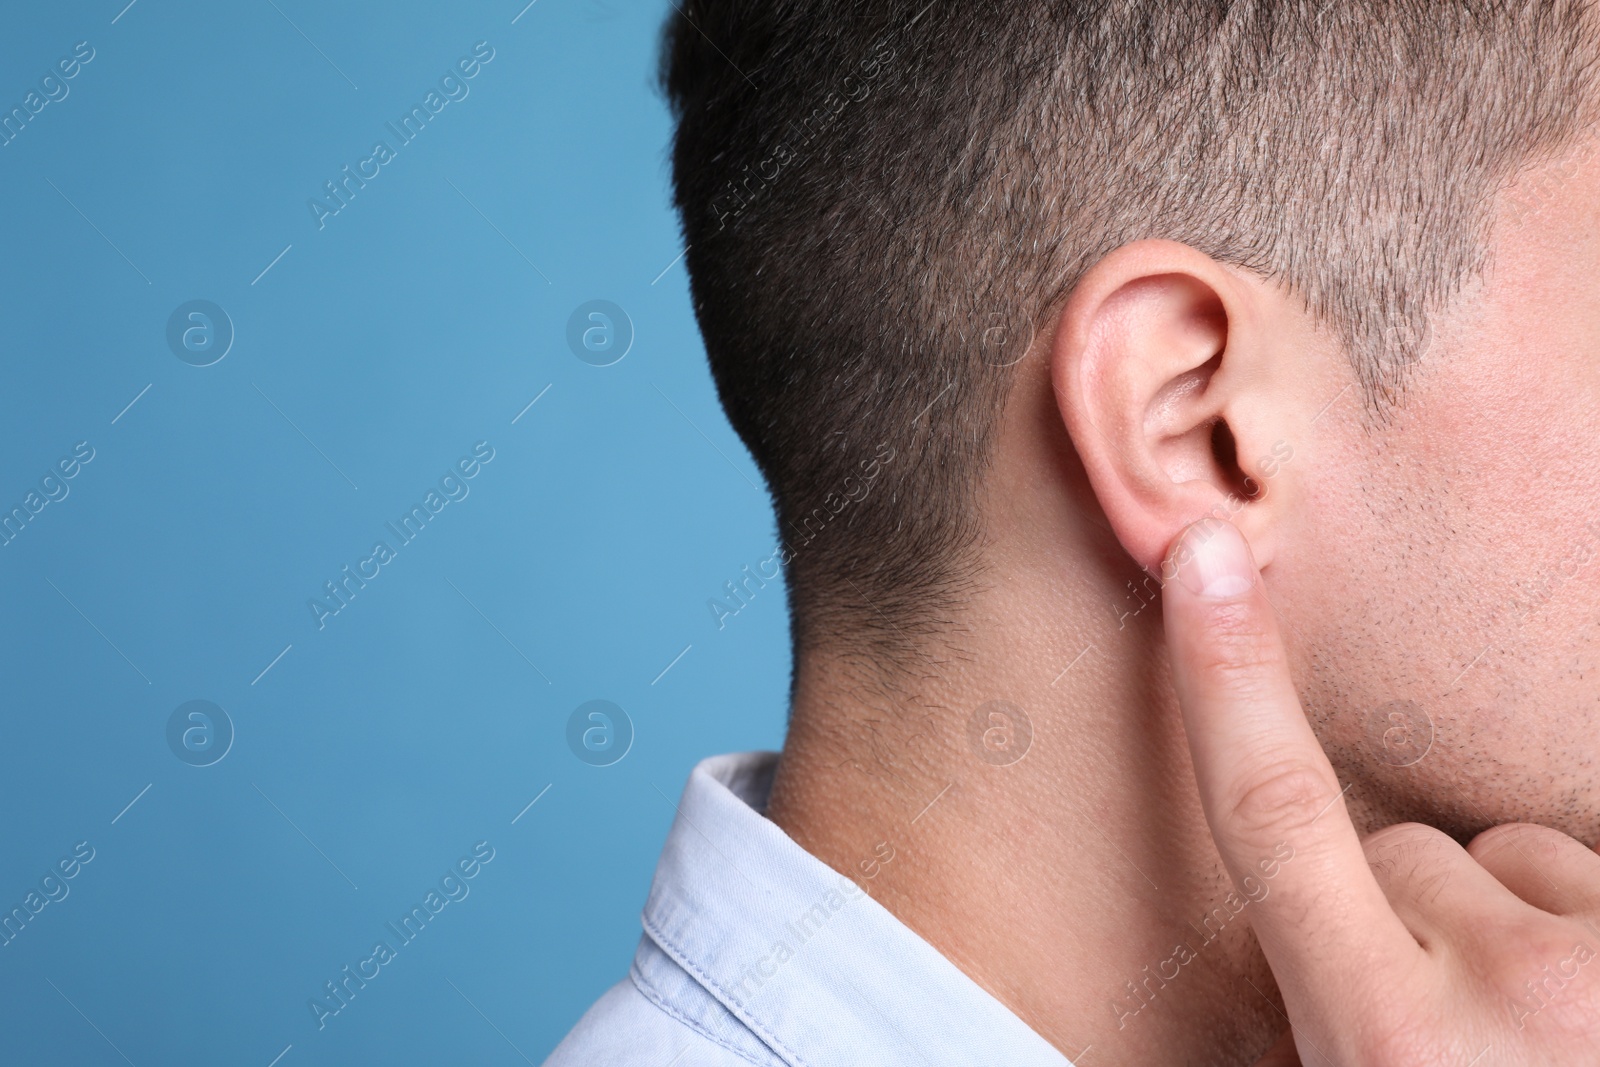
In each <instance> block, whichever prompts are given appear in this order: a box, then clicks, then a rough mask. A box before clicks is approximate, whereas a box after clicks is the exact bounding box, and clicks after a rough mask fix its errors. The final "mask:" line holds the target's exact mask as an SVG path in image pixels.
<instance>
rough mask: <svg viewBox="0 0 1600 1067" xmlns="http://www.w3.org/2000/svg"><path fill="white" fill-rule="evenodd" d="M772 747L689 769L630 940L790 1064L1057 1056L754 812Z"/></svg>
mask: <svg viewBox="0 0 1600 1067" xmlns="http://www.w3.org/2000/svg"><path fill="white" fill-rule="evenodd" d="M777 758H778V757H777V755H776V753H771V752H753V753H742V754H737V755H729V756H716V757H713V758H711V759H708V760H705V761H704V762H702V763H701V764H700V765H699V766H698V767H696V768H695V769H694V772H693V773H692V774H691V775H690V777H689V784H688V785H687V786H686V787H685V788H684V793H683V799H682V801H681V802H680V803H679V804H678V805H677V808H678V817H677V820H676V821H675V822H674V823H673V827H672V831H671V833H670V834H669V835H668V837H667V843H666V847H665V849H664V850H663V853H662V858H661V863H660V865H659V866H658V867H657V869H656V876H655V882H654V885H653V886H652V888H651V891H650V897H649V900H648V901H647V902H646V904H645V909H644V916H643V921H644V928H645V933H646V936H647V937H649V938H650V939H651V940H652V941H653V942H655V944H657V945H658V946H660V948H661V949H662V951H664V952H665V953H667V955H669V956H671V957H672V958H673V959H674V960H676V961H677V963H678V964H679V966H681V967H683V968H684V970H685V971H686V972H687V973H688V974H689V975H691V976H693V978H694V979H695V980H696V981H697V982H698V983H699V984H700V985H701V986H702V987H703V988H704V989H705V990H706V992H707V993H709V994H710V995H711V996H712V997H714V998H715V999H716V1000H718V1001H720V1002H721V1003H722V1004H723V1006H724V1007H726V1008H727V1009H728V1010H729V1011H730V1012H732V1013H733V1014H734V1016H736V1017H737V1018H738V1019H739V1020H740V1021H741V1022H742V1023H743V1024H744V1025H745V1026H747V1027H749V1028H750V1030H751V1031H752V1032H753V1033H754V1034H755V1035H756V1036H757V1037H759V1038H760V1039H761V1040H762V1041H763V1042H764V1043H765V1044H766V1045H767V1046H768V1047H769V1048H771V1049H772V1051H773V1052H774V1053H775V1054H776V1055H777V1056H778V1057H779V1058H780V1059H782V1060H783V1061H784V1062H785V1063H787V1064H789V1065H791V1067H834V1065H838V1067H853V1065H856V1064H859V1063H874V1064H881V1065H885V1067H900V1065H905V1067H913V1065H916V1067H970V1065H971V1064H974V1063H1005V1064H1008V1065H1015V1067H1035V1065H1038V1067H1046V1065H1048V1067H1063V1065H1065V1067H1070V1064H1069V1063H1068V1061H1067V1059H1066V1057H1064V1056H1063V1055H1062V1054H1061V1053H1060V1052H1059V1051H1058V1050H1056V1049H1055V1048H1054V1047H1053V1046H1052V1045H1050V1044H1049V1043H1048V1042H1046V1041H1045V1040H1044V1038H1042V1037H1040V1036H1039V1034H1038V1033H1036V1032H1035V1031H1034V1030H1032V1029H1031V1028H1030V1027H1028V1025H1027V1024H1026V1023H1024V1022H1023V1021H1022V1020H1021V1019H1019V1018H1017V1016H1016V1015H1014V1014H1013V1013H1012V1012H1011V1011H1010V1010H1009V1009H1007V1008H1006V1007H1005V1006H1004V1005H1003V1004H1001V1003H1000V1002H999V1001H998V1000H996V999H995V998H994V997H993V996H992V995H990V994H989V993H988V992H987V991H986V990H984V989H983V988H982V987H981V986H979V985H978V984H977V983H976V982H974V981H973V980H972V979H971V978H969V977H967V975H966V974H964V973H963V972H962V971H961V970H959V969H958V968H957V967H956V966H955V965H954V964H953V963H951V962H950V961H949V960H947V959H946V958H945V957H944V956H942V955H940V954H939V952H938V951H937V950H935V949H934V948H933V946H931V945H929V944H928V943H927V942H926V941H924V940H923V939H922V938H921V937H919V936H917V934H916V933H914V932H913V931H912V930H911V929H910V928H909V927H907V926H906V925H905V924H903V923H902V922H900V920H899V919H897V918H895V917H894V915H892V914H891V913H890V912H889V911H888V910H886V909H885V908H884V907H883V906H882V905H881V904H879V903H878V902H877V901H875V900H873V899H872V898H871V897H870V896H868V895H867V894H866V893H865V892H863V891H862V890H861V889H860V887H859V886H858V885H857V884H856V883H854V882H852V881H851V880H850V879H849V878H846V877H845V876H844V875H841V874H839V873H838V872H837V871H835V870H833V869H832V868H830V867H828V866H827V865H826V864H824V863H822V862H821V861H820V860H818V859H816V858H815V857H813V856H812V855H811V854H810V853H808V852H806V851H805V850H804V849H802V848H801V847H800V846H799V845H797V844H796V843H795V842H794V841H793V840H792V839H790V838H789V837H788V836H787V835H786V834H784V832H783V831H782V830H781V829H779V828H778V826H777V825H776V824H774V823H772V822H770V821H768V820H767V819H766V818H765V817H764V816H763V815H762V814H761V811H763V810H764V809H765V807H766V800H767V795H768V793H769V792H770V790H771V786H772V774H773V770H774V769H775V768H776V766H777ZM878 858H880V859H881V856H880V857H878Z"/></svg>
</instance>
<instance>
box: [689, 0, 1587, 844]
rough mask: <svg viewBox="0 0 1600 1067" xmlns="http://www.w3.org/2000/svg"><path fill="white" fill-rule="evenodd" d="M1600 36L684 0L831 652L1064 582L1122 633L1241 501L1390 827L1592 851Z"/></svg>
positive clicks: (1179, 13) (1461, 7) (1398, 1)
mask: <svg viewBox="0 0 1600 1067" xmlns="http://www.w3.org/2000/svg"><path fill="white" fill-rule="evenodd" d="M1597 52H1600V27H1597V25H1596V23H1595V21H1594V19H1593V16H1592V15H1591V13H1590V9H1589V7H1588V6H1587V5H1586V4H1583V3H1578V2H1558V0H1547V2H1511V0H1507V2H1496V0H1481V2H1458V3H1445V2H1440V0H1430V2H1421V0H1413V2H1405V0H1393V2H1387V3H1386V2H1381V0H1371V2H1362V3H1346V2H1328V0H1305V2H1284V3H1271V2H1265V0H1260V2H1240V3H1222V2H1212V3H1201V2H1192V0H1178V2H1173V0H1149V2H1135V0H1101V2H1084V3H1070V2H1046V0H1011V2H1008V3H1004V4H993V5H987V4H985V5H960V4H939V3H934V4H928V5H926V6H924V3H923V0H907V2H906V3H892V2H882V3H849V4H846V3H842V2H827V0H790V2H767V3H760V4H757V3H746V2H742V0H686V2H685V3H684V4H683V6H682V7H681V8H680V10H679V12H678V14H677V16H676V17H675V18H674V19H673V20H672V22H671V23H670V25H669V35H668V42H667V50H666V53H665V56H664V81H665V84H666V86H667V89H668V92H669V95H670V97H671V99H672V102H673V104H674V107H675V110H676V112H677V114H678V116H679V130H678V137H677V142H676V154H675V177H676V189H677V202H678V206H679V208H680V210H681V211H682V213H683V217H684V227H685V236H686V240H687V241H688V243H689V245H690V248H689V252H688V260H689V266H690V271H691V276H692V279H693V295H694V299H695V306H696V310H697V312H698V315H699V318H700V322H701V326H702V329H703V332H704V334H705V338H706V346H707V351H708V354H709V356H710V359H711V365H712V369H713V372H714V374H715V377H716V380H717V383H718V386H719V389H720V390H721V395H722V398H723V403H724V406H725V407H726V409H727V411H728V414H729V417H730V419H731V421H732V423H733V425H734V427H735V428H736V429H737V430H738V432H739V433H740V434H741V435H742V436H743V438H744V440H745V441H746V443H747V444H748V445H749V447H750V449H751V451H752V453H753V454H754V456H755V458H756V460H757V462H758V463H759V464H760V465H761V467H762V469H763V471H764V472H765V473H766V475H767V477H768V480H769V482H770V484H771V486H772V490H773V494H774V497H775V500H776V504H777V509H778V517H779V524H780V525H779V532H780V536H781V537H782V539H783V540H784V542H785V543H786V548H787V550H788V552H789V553H790V554H792V559H791V560H790V564H789V570H790V576H791V597H792V610H793V616H794V632H795V641H796V647H797V653H798V654H799V656H800V657H801V658H802V659H803V658H805V657H808V656H821V655H823V654H825V653H831V654H835V655H836V654H839V653H840V652H842V651H844V650H846V649H850V648H856V649H868V650H871V651H872V652H873V653H875V654H879V655H882V656H885V657H888V658H889V659H890V660H899V661H903V660H904V659H905V658H906V657H909V656H912V655H914V653H915V650H916V648H917V647H918V646H919V645H923V644H926V643H930V642H932V643H937V642H940V641H945V640H946V638H948V636H949V633H950V632H952V631H959V630H963V629H964V630H966V631H968V632H970V631H972V630H974V629H977V628H979V627H982V626H990V627H994V626H1001V625H1011V626H1014V627H1019V626H1022V625H1023V624H1024V623H1027V624H1031V625H1034V626H1035V627H1038V626H1040V625H1044V626H1046V627H1047V626H1048V625H1050V620H1039V619H1037V618H1034V617H1032V616H1025V617H1023V618H1013V619H1011V620H1009V622H1007V621H1006V620H1005V619H1004V615H1003V608H997V607H996V605H997V604H1003V601H1004V596H998V597H997V596H996V594H995V590H996V589H1001V590H1004V589H1006V587H1008V586H1009V587H1011V590H1012V594H1013V595H1014V596H1015V597H1016V598H1018V599H1021V598H1023V597H1025V595H1026V590H1025V589H1023V588H1022V585H1023V584H1024V583H1026V582H1027V581H1028V580H1029V578H1030V576H1034V575H1036V574H1043V573H1044V569H1045V568H1047V567H1049V566H1054V567H1056V568H1058V569H1066V570H1072V571H1076V572H1079V573H1078V574H1077V575H1076V576H1075V577H1074V579H1073V580H1074V581H1075V582H1076V583H1077V585H1076V586H1075V587H1074V591H1075V592H1078V593H1082V594H1084V595H1087V596H1089V597H1095V596H1099V595H1101V592H1100V591H1102V590H1104V589H1106V588H1111V589H1115V590H1116V591H1117V593H1118V595H1119V599H1117V600H1114V601H1112V602H1111V603H1110V604H1108V605H1107V606H1105V607H1100V606H1099V605H1096V606H1095V608H1094V609H1093V610H1094V611H1095V612H1097V613H1098V617H1099V618H1101V619H1102V620H1103V625H1104V627H1105V629H1106V630H1107V631H1109V632H1111V633H1112V634H1114V635H1115V634H1122V633H1124V632H1126V631H1127V629H1128V628H1129V617H1130V615H1137V616H1139V620H1138V621H1136V622H1135V623H1134V628H1135V629H1137V628H1138V627H1139V626H1141V625H1143V623H1144V622H1147V621H1148V620H1149V619H1150V618H1151V617H1152V616H1153V615H1154V612H1149V613H1143V614H1142V615H1140V612H1139V611H1136V610H1135V609H1134V607H1133V605H1135V604H1139V605H1142V604H1143V603H1144V602H1145V600H1146V599H1153V597H1154V592H1153V591H1152V590H1155V589H1158V588H1159V581H1158V580H1146V581H1144V582H1142V583H1141V584H1140V587H1139V588H1138V589H1136V590H1135V592H1134V596H1137V597H1138V598H1139V599H1137V600H1133V599H1129V598H1128V597H1126V596H1124V595H1122V590H1121V586H1122V584H1123V581H1124V579H1125V578H1127V577H1129V576H1130V573H1129V572H1130V571H1131V576H1137V575H1138V571H1137V570H1132V569H1131V568H1130V567H1129V564H1128V557H1131V558H1132V561H1133V563H1134V564H1136V565H1137V566H1139V567H1143V568H1144V569H1145V570H1146V571H1148V572H1150V573H1152V574H1157V573H1158V572H1159V565H1160V561H1161V558H1162V554H1163V552H1164V550H1165V548H1166V545H1167V544H1168V543H1169V542H1170V540H1171V539H1172V537H1173V536H1174V535H1176V533H1177V532H1178V531H1179V530H1180V529H1181V528H1182V527H1183V526H1184V525H1186V524H1187V523H1188V522H1190V521H1192V520H1194V519H1195V518H1198V517H1200V516H1201V515H1204V514H1207V513H1211V514H1219V515H1226V516H1228V517H1230V518H1232V519H1233V520H1234V521H1235V522H1236V523H1237V524H1238V525H1239V526H1240V528H1241V529H1242V530H1243V531H1244V532H1245V533H1246V535H1247V537H1248V538H1249V539H1250V541H1251V543H1252V545H1253V547H1254V548H1255V550H1256V554H1257V557H1258V560H1259V562H1260V563H1261V564H1262V566H1263V573H1264V574H1265V575H1266V577H1267V580H1268V583H1269V589H1270V590H1271V591H1272V592H1273V595H1274V596H1275V597H1281V598H1282V599H1281V601H1280V603H1281V605H1282V610H1283V613H1284V618H1285V622H1286V623H1287V624H1288V625H1287V628H1288V629H1289V631H1290V640H1291V642H1292V644H1293V646H1294V650H1295V652H1296V655H1297V656H1298V657H1299V659H1300V662H1301V664H1302V670H1301V672H1300V677H1301V681H1302V685H1303V687H1304V689H1305V697H1306V701H1307V705H1308V710H1309V711H1310V712H1311V714H1312V715H1313V717H1314V718H1316V719H1317V721H1318V725H1319V730H1320V731H1321V733H1322V735H1323V737H1324V740H1325V741H1326V742H1327V743H1328V744H1329V746H1330V750H1331V751H1332V752H1333V753H1334V755H1335V758H1336V761H1337V762H1339V763H1341V767H1340V769H1341V771H1342V772H1348V773H1350V774H1355V775H1359V776H1360V777H1361V780H1362V781H1363V782H1364V783H1368V784H1370V786H1371V788H1370V790H1369V793H1370V794H1371V795H1372V796H1373V797H1377V798H1381V801H1382V803H1381V805H1380V806H1381V807H1382V808H1383V813H1384V816H1385V817H1390V816H1394V815H1397V814H1398V815H1400V816H1404V817H1421V816H1426V817H1430V818H1431V819H1432V821H1435V822H1438V823H1441V824H1445V825H1447V826H1448V827H1450V828H1455V829H1458V830H1459V831H1461V832H1464V831H1465V829H1467V828H1469V827H1476V826H1480V825H1486V824H1487V823H1489V822H1499V821H1504V820H1505V819H1506V818H1508V817H1517V816H1528V815H1531V814H1539V815H1541V816H1542V818H1543V821H1550V820H1551V819H1553V818H1556V817H1565V818H1568V819H1571V820H1576V821H1575V822H1574V823H1573V824H1572V826H1571V828H1572V829H1573V830H1574V832H1580V833H1582V834H1584V835H1586V836H1588V837H1590V838H1593V837H1595V836H1600V805H1597V804H1596V803H1595V800H1594V798H1593V797H1591V796H1589V795H1588V793H1587V792H1586V790H1587V789H1588V786H1587V785H1586V784H1585V783H1584V782H1583V781H1582V780H1581V774H1582V773H1583V771H1584V768H1583V767H1582V766H1580V764H1581V763H1582V759H1583V758H1587V751H1588V750H1584V751H1583V752H1580V753H1577V754H1576V755H1575V756H1573V757H1572V758H1567V757H1566V756H1564V755H1563V753H1562V752H1560V751H1558V750H1557V749H1558V746H1560V745H1561V744H1562V743H1563V740H1562V739H1564V738H1569V737H1571V736H1572V733H1573V731H1574V729H1575V728H1582V727H1585V726H1587V725H1589V724H1592V723H1594V722H1595V721H1596V720H1597V719H1600V715H1597V714H1596V712H1595V703H1596V699H1597V698H1596V697H1595V696H1592V695H1590V693H1593V692H1595V690H1594V686H1593V684H1592V683H1591V682H1589V681H1588V678H1589V677H1591V676H1592V675H1593V673H1594V672H1595V671H1597V670H1600V634H1597V633H1596V626H1597V625H1600V620H1596V618H1595V613H1594V611H1593V609H1592V607H1591V605H1593V604H1594V603H1595V597H1594V593H1595V591H1596V590H1600V517H1596V518H1594V519H1593V520H1591V511H1590V509H1591V507H1592V505H1593V503H1594V502H1595V501H1597V500H1600V495H1597V494H1600V440H1597V439H1596V436H1595V435H1594V434H1592V432H1591V430H1592V428H1593V427H1594V426H1595V425H1596V422H1595V419H1594V416H1595V414H1596V410H1597V408H1600V362H1597V361H1596V360H1595V358H1594V355H1593V352H1594V351H1595V346H1596V343H1597V342H1600V289H1597V288H1596V287H1595V286H1594V285H1593V283H1592V281H1591V279H1592V278H1594V277H1595V276H1596V274H1597V273H1600V238H1596V237H1593V236H1591V235H1594V234H1600V141H1595V142H1592V141H1590V138H1592V137H1593V136H1594V135H1593V134H1592V133H1591V132H1590V130H1591V125H1592V123H1593V122H1594V120H1595V118H1596V112H1595V108H1594V105H1595V103H1596V102H1597V100H1600V97H1597V94H1596V86H1595V85H1594V81H1595V70H1594V62H1595V58H1596V55H1597ZM1591 144H1592V145H1593V146H1594V147H1592V148H1591V147H1590V146H1591ZM1514 181H1516V182H1520V184H1519V185H1518V187H1517V188H1515V189H1512V190H1510V191H1509V192H1508V191H1507V187H1508V186H1510V185H1511V184H1512V183H1513V182H1514ZM1535 183H1543V184H1535ZM1530 207H1531V208H1532V210H1530ZM869 471H870V472H872V474H871V477H870V478H869V477H866V474H867V472H869ZM1591 521H1593V522H1594V526H1593V531H1594V532H1593V533H1591V532H1589V531H1590V527H1589V526H1586V523H1589V522H1591ZM1119 546H1120V547H1119ZM1102 603H1104V601H1102ZM974 605H980V606H979V607H976V608H975V607H974ZM1069 608H1070V610H1069ZM1081 608H1082V605H1081V604H1071V605H1068V604H1066V603H1065V602H1063V607H1062V611H1061V617H1062V618H1068V617H1074V618H1078V617H1083V618H1088V619H1090V620H1092V619H1093V618H1094V617H1095V615H1093V614H1090V615H1081V613H1080V614H1079V615H1073V612H1076V611H1079V609H1081ZM1080 636H1081V638H1082V640H1084V641H1088V642H1094V641H1096V640H1099V641H1101V642H1102V643H1103V644H1111V643H1112V642H1113V641H1115V640H1116V639H1117V638H1116V637H1114V636H1097V634H1096V632H1095V630H1094V629H1093V628H1092V627H1091V628H1090V629H1088V630H1085V631H1081V634H1080ZM946 643H947V644H948V643H950V642H948V641H946ZM955 643H957V644H959V642H955ZM1080 643H1081V642H1080ZM1429 745H1431V746H1432V748H1431V750H1430V751H1429V752H1428V755H1427V756H1425V757H1420V758H1415V759H1414V758H1413V757H1419V753H1421V752H1422V751H1423V750H1424V749H1425V748H1427V747H1428V746H1429ZM1580 757H1581V758H1580ZM1496 759H1500V760H1501V761H1502V763H1501V765H1500V766H1499V767H1498V768H1496V767H1494V765H1493V761H1495V760H1496ZM1543 767H1553V768H1555V770H1552V771H1550V772H1549V774H1550V775H1552V776H1553V777H1556V778H1559V779H1560V781H1559V783H1558V785H1557V786H1554V787H1553V786H1552V785H1551V783H1550V781H1549V780H1545V781H1534V780H1533V779H1534V778H1535V777H1536V776H1537V775H1540V774H1544V773H1546V772H1544V771H1543V770H1541V768H1543ZM1491 771H1494V776H1495V777H1497V778H1498V779H1500V781H1501V785H1500V786H1498V787H1497V788H1496V789H1495V790H1494V791H1493V792H1492V794H1491V793H1485V792H1482V791H1478V790H1477V787H1476V785H1475V783H1477V782H1478V781H1480V780H1482V779H1483V778H1486V777H1489V776H1490V772H1491ZM1508 782H1509V783H1510V784H1512V785H1515V786H1516V787H1517V788H1519V789H1521V790H1522V794H1523V795H1527V796H1528V797H1529V798H1530V800H1529V803H1530V806H1528V807H1525V808H1522V809H1520V810H1519V809H1518V807H1517V805H1518V801H1517V800H1516V796H1517V795H1518V794H1517V793H1516V792H1515V791H1514V790H1510V789H1508V788H1507V787H1506V785H1507V783H1508ZM1373 802H1374V803H1378V801H1377V800H1374V801H1373ZM1556 807H1562V808H1564V809H1566V810H1565V811H1560V812H1558V811H1556V810H1553V809H1554V808H1556Z"/></svg>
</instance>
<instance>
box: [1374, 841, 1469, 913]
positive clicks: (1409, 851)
mask: <svg viewBox="0 0 1600 1067" xmlns="http://www.w3.org/2000/svg"><path fill="white" fill-rule="evenodd" d="M1460 847H1461V846H1459V845H1457V844H1456V843H1455V841H1454V840H1453V839H1451V838H1450V836H1449V835H1447V834H1445V833H1444V832H1442V831H1440V830H1436V829H1434V828H1433V827H1431V826H1423V825H1422V824H1421V823H1396V824H1395V825H1393V826H1386V827H1384V828H1383V829H1381V830H1377V831H1375V832H1373V833H1370V834H1368V835H1367V836H1366V837H1364V838H1362V840H1361V848H1362V850H1363V851H1364V852H1365V853H1366V857H1367V865H1368V866H1369V867H1371V868H1372V873H1373V874H1374V875H1376V876H1377V878H1378V882H1379V884H1381V885H1382V886H1383V888H1384V892H1385V893H1387V894H1388V895H1389V897H1390V899H1391V900H1392V899H1394V896H1395V894H1397V893H1399V894H1401V895H1403V896H1406V897H1409V898H1413V899H1416V900H1418V901H1420V902H1426V903H1431V902H1433V901H1434V900H1437V899H1438V898H1439V895H1440V894H1441V893H1443V892H1444V890H1445V887H1446V886H1447V885H1448V884H1449V883H1450V881H1451V876H1452V874H1453V873H1454V872H1453V866H1454V865H1453V864H1452V862H1451V859H1452V854H1456V855H1459V853H1460Z"/></svg>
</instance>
